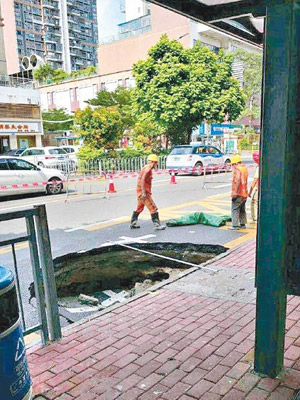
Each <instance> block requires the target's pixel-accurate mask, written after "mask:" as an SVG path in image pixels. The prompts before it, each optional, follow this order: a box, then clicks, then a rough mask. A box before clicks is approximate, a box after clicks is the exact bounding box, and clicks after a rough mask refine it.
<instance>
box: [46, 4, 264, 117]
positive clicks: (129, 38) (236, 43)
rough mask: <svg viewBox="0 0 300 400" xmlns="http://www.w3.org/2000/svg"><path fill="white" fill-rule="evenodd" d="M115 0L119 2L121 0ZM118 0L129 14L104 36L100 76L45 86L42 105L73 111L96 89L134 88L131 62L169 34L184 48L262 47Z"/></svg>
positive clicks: (238, 70)
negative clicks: (116, 28)
mask: <svg viewBox="0 0 300 400" xmlns="http://www.w3.org/2000/svg"><path fill="white" fill-rule="evenodd" d="M111 1H113V2H114V6H115V1H116V0H111ZM118 1H119V6H120V7H121V10H122V11H123V13H124V22H121V23H118V25H117V26H118V34H115V33H113V34H112V35H111V37H107V36H106V37H104V38H102V39H101V38H100V44H99V53H98V54H99V63H98V75H97V76H94V77H88V78H81V79H76V80H73V81H67V82H62V83H60V84H58V85H46V86H43V87H41V88H40V92H41V102H42V108H43V109H45V110H48V109H51V108H61V107H63V108H66V110H67V111H68V112H74V111H76V109H77V108H83V107H85V106H86V105H87V103H86V101H87V100H89V99H91V98H93V96H94V93H96V92H97V90H103V89H105V90H108V91H113V90H115V89H116V88H117V87H118V86H125V87H133V86H134V85H135V81H134V78H133V76H132V65H133V64H134V63H135V62H137V61H138V60H140V59H144V58H146V57H147V53H148V50H149V49H150V47H152V46H153V45H154V44H155V43H157V41H158V40H159V39H160V37H161V35H162V34H164V33H166V34H167V35H168V37H169V38H170V39H176V40H178V41H179V42H180V43H182V44H183V46H185V47H189V48H191V47H193V46H194V45H195V43H196V42H197V41H200V42H201V43H202V45H203V46H207V47H209V48H210V49H211V50H212V51H214V52H216V53H217V52H218V51H219V49H221V48H223V49H225V51H232V52H235V51H237V50H238V49H244V50H248V51H252V52H261V51H262V50H261V48H260V47H259V46H256V45H253V44H251V43H248V42H246V41H243V40H241V39H239V38H238V37H235V36H232V35H229V34H227V33H224V32H221V31H219V30H217V29H215V28H212V27H210V26H208V25H206V24H202V23H198V22H195V21H192V20H190V19H189V18H186V17H184V16H181V15H179V14H177V13H174V12H172V11H170V10H167V9H165V8H162V7H159V6H156V5H154V4H149V3H147V2H144V1H143V0H118ZM112 31H113V30H112ZM233 74H234V76H235V77H236V78H238V79H240V80H242V77H243V65H242V64H241V63H236V64H234V66H233Z"/></svg>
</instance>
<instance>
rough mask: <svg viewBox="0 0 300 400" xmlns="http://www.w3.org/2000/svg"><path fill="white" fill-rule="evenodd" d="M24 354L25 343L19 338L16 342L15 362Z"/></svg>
mask: <svg viewBox="0 0 300 400" xmlns="http://www.w3.org/2000/svg"><path fill="white" fill-rule="evenodd" d="M24 354H25V343H24V340H23V338H19V340H18V344H17V351H16V355H15V362H17V361H19V360H20V359H21V358H22V357H23V356H24Z"/></svg>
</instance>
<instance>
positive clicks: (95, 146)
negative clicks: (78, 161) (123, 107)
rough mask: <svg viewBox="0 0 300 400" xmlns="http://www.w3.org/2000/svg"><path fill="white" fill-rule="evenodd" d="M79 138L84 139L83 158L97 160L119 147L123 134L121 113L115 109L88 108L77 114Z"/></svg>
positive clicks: (76, 121)
mask: <svg viewBox="0 0 300 400" xmlns="http://www.w3.org/2000/svg"><path fill="white" fill-rule="evenodd" d="M75 123H76V125H77V133H78V136H79V137H80V138H82V139H84V147H83V149H82V150H81V154H80V155H81V158H97V157H100V156H102V155H103V154H105V153H106V154H110V153H111V152H113V151H114V149H115V148H117V147H118V141H119V139H120V138H121V137H122V134H123V125H122V119H121V115H120V112H119V111H118V110H117V109H116V108H114V107H97V108H95V109H93V108H91V107H86V108H85V109H84V110H78V111H77V112H76V114H75Z"/></svg>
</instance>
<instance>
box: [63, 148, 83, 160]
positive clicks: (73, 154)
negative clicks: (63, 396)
mask: <svg viewBox="0 0 300 400" xmlns="http://www.w3.org/2000/svg"><path fill="white" fill-rule="evenodd" d="M61 148H62V149H64V150H65V152H66V153H68V155H69V158H70V160H73V161H77V153H78V151H79V149H80V146H76V145H69V146H61Z"/></svg>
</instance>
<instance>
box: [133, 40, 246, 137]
mask: <svg viewBox="0 0 300 400" xmlns="http://www.w3.org/2000/svg"><path fill="white" fill-rule="evenodd" d="M232 62H233V56H232V54H225V53H224V52H223V51H222V50H221V51H220V53H219V54H215V53H213V52H212V51H211V50H209V49H208V48H207V47H202V46H201V44H200V43H197V44H196V45H195V46H194V47H193V48H192V49H184V48H183V46H182V45H181V44H180V43H178V42H177V41H176V40H169V39H168V37H167V36H166V35H163V36H162V37H161V39H160V41H159V42H158V43H157V44H156V45H154V46H153V47H152V48H151V49H150V50H149V52H148V57H147V58H146V59H145V60H141V61H139V62H137V63H136V64H135V65H134V67H133V75H134V77H135V80H136V89H135V91H134V96H135V101H136V104H137V108H138V113H139V114H143V113H147V114H148V115H151V120H152V121H155V122H156V123H157V125H158V126H160V129H161V131H162V132H165V133H166V134H168V136H169V138H170V140H171V142H172V143H173V144H176V143H179V142H181V143H182V142H185V141H189V139H190V134H191V132H192V129H193V128H195V127H197V126H198V125H199V124H201V122H203V121H207V122H223V121H224V118H225V115H228V116H229V119H230V120H235V119H236V118H237V117H238V116H239V115H240V113H241V112H242V110H243V108H244V105H245V95H244V93H243V91H242V90H241V88H240V87H239V83H238V81H237V80H236V79H235V78H233V77H232Z"/></svg>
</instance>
